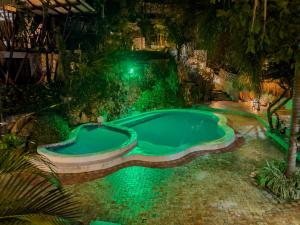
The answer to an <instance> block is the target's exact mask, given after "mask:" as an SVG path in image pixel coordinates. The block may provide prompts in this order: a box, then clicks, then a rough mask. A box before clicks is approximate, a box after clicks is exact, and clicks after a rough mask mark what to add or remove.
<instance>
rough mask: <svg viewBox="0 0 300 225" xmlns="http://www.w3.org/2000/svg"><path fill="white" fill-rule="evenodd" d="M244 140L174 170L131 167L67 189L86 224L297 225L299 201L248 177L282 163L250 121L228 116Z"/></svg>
mask: <svg viewBox="0 0 300 225" xmlns="http://www.w3.org/2000/svg"><path fill="white" fill-rule="evenodd" d="M228 119H229V120H230V121H231V125H232V126H233V128H234V129H235V130H237V131H238V132H239V135H242V136H243V137H244V143H243V144H241V145H240V146H238V147H236V149H235V151H233V152H227V153H220V154H213V155H204V156H199V157H197V158H195V159H194V160H192V161H191V162H189V163H187V164H184V165H181V166H178V167H172V168H146V167H139V166H132V167H127V168H123V169H120V170H119V171H117V172H115V173H112V174H110V175H108V176H106V177H104V178H99V179H96V180H93V181H89V182H86V183H81V184H76V185H72V186H69V187H70V188H71V190H73V191H74V192H75V193H76V194H78V195H79V196H80V199H81V201H82V207H83V209H84V211H85V213H84V218H83V220H84V222H86V223H88V221H90V220H93V219H99V220H106V221H111V222H115V223H120V224H123V225H130V224H137V225H140V224H151V225H190V224H191V225H192V224H195V225H202V224H203V225H223V224H230V225H252V224H256V225H266V224H268V225H269V224H270V225H299V224H300V202H293V203H279V202H278V200H277V199H276V198H274V197H272V196H271V195H270V194H269V193H267V192H266V191H263V190H261V189H260V188H258V187H256V186H255V184H254V182H253V180H252V179H251V178H250V174H251V172H253V171H255V170H256V168H258V167H260V166H261V165H262V164H263V163H264V162H265V160H269V159H273V158H275V159H281V158H283V155H282V153H281V151H280V150H279V149H278V147H277V146H276V145H275V144H273V143H272V141H270V140H269V139H266V138H265V136H264V132H263V128H262V127H261V126H260V124H259V123H258V122H257V121H256V120H254V119H249V118H245V117H241V116H236V115H235V116H231V115H229V116H228Z"/></svg>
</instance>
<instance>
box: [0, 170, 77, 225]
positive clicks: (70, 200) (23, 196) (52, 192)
mask: <svg viewBox="0 0 300 225" xmlns="http://www.w3.org/2000/svg"><path fill="white" fill-rule="evenodd" d="M0 180H1V182H0V224H54V225H56V224H57V225H60V224H77V223H78V222H76V221H77V220H78V219H79V217H80V215H81V210H80V207H79V203H78V202H77V201H76V200H74V199H75V197H74V196H73V195H72V194H70V193H68V192H67V191H66V190H64V189H61V188H58V187H56V186H54V185H52V184H51V183H49V182H48V181H47V180H46V179H43V178H42V179H41V177H40V176H38V175H34V174H33V175H29V174H24V173H13V174H10V173H7V174H1V175H0ZM41 221H42V223H41Z"/></svg>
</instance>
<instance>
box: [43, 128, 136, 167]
mask: <svg viewBox="0 0 300 225" xmlns="http://www.w3.org/2000/svg"><path fill="white" fill-rule="evenodd" d="M89 126H99V124H97V123H86V124H81V125H80V126H78V127H76V128H75V129H74V130H72V131H71V133H70V135H69V138H68V139H67V140H65V141H62V142H58V143H53V144H47V145H41V146H38V148H37V152H38V154H40V155H43V156H45V157H47V158H48V159H49V160H50V161H52V162H55V165H56V167H57V166H68V164H70V163H73V164H74V163H81V164H82V165H84V164H86V163H90V162H101V161H105V160H107V159H112V158H115V157H118V156H120V155H123V154H126V153H127V152H128V151H130V150H131V149H132V148H134V147H135V146H136V145H137V135H136V132H135V131H134V130H133V129H130V128H127V127H122V126H118V125H108V124H106V123H103V124H101V126H102V127H106V128H108V129H111V130H115V131H118V132H120V133H125V134H126V135H128V137H129V138H128V140H127V141H125V142H123V143H122V144H121V145H120V147H117V148H111V149H107V150H105V151H102V152H101V154H99V152H93V153H87V154H77V155H76V154H74V155H69V154H62V153H55V152H53V151H49V150H48V149H47V148H51V147H59V146H66V145H69V144H72V143H75V142H76V140H77V138H78V133H79V131H80V130H81V129H82V128H84V127H89ZM57 172H58V171H57Z"/></svg>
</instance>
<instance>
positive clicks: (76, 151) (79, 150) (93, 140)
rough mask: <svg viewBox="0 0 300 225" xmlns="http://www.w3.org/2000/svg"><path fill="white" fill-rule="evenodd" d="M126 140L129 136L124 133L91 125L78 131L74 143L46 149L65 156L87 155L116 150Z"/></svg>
mask: <svg viewBox="0 0 300 225" xmlns="http://www.w3.org/2000/svg"><path fill="white" fill-rule="evenodd" d="M128 139H129V136H128V135H126V134H125V133H121V132H117V131H115V130H112V129H109V128H107V127H99V126H97V125H96V126H95V125H91V126H87V127H83V128H81V129H80V130H79V132H78V134H77V139H76V141H75V142H74V143H71V144H69V145H63V146H58V147H51V148H47V149H48V150H51V151H54V152H55V153H61V154H66V155H80V154H89V153H95V152H104V151H107V150H109V149H116V148H118V147H119V146H121V145H122V144H123V143H124V142H125V141H127V140H128Z"/></svg>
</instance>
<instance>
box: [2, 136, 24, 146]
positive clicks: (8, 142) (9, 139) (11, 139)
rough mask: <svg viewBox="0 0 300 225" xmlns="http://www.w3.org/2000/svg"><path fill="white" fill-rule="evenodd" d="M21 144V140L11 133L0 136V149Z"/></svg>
mask: <svg viewBox="0 0 300 225" xmlns="http://www.w3.org/2000/svg"><path fill="white" fill-rule="evenodd" d="M20 144H22V141H21V140H20V139H18V138H17V137H16V136H15V135H13V134H5V135H4V136H2V137H1V138H0V150H9V149H12V148H15V147H17V146H18V145H20Z"/></svg>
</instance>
